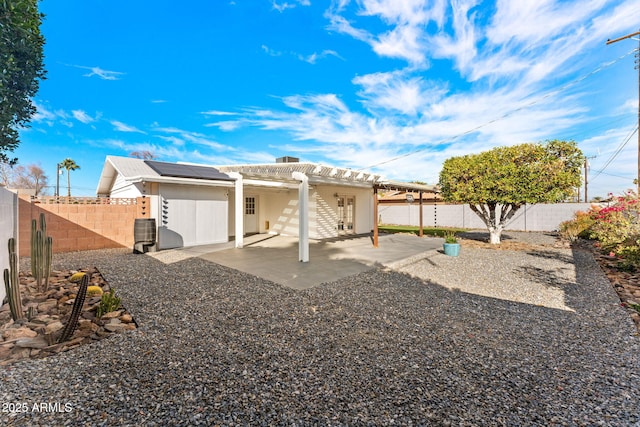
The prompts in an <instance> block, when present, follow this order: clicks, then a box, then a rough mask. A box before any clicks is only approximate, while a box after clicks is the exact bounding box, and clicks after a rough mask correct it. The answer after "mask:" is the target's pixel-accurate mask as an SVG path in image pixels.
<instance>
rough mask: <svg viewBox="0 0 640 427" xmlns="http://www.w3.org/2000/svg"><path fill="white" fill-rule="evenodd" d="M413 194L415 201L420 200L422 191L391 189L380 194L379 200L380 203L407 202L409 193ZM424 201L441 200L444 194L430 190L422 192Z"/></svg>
mask: <svg viewBox="0 0 640 427" xmlns="http://www.w3.org/2000/svg"><path fill="white" fill-rule="evenodd" d="M408 194H411V196H413V200H414V201H415V202H419V201H420V192H419V191H391V192H389V193H387V194H385V195H384V196H380V197H379V198H378V201H379V202H380V203H407V195H408ZM422 201H423V202H429V203H434V202H441V201H442V196H441V195H440V193H434V192H430V191H424V192H422Z"/></svg>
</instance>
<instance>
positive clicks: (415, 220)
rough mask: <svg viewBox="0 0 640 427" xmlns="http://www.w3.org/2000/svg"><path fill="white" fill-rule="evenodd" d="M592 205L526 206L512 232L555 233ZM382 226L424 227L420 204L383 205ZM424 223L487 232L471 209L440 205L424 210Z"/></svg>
mask: <svg viewBox="0 0 640 427" xmlns="http://www.w3.org/2000/svg"><path fill="white" fill-rule="evenodd" d="M590 207H591V204H590V203H549V204H536V205H525V206H523V207H521V208H520V209H519V210H518V211H517V212H516V213H515V215H514V216H513V218H511V220H510V221H509V222H508V223H507V226H506V229H507V230H512V231H554V230H557V229H558V227H559V226H560V223H561V222H563V221H567V220H569V219H571V218H573V215H574V213H575V212H577V211H587V210H589V208H590ZM378 212H379V220H380V222H381V223H382V224H397V225H413V226H417V225H419V224H420V206H419V205H418V204H417V203H412V204H409V203H406V204H393V205H391V204H389V205H383V204H381V205H380V206H379V207H378ZM422 221H423V225H424V226H425V227H461V228H474V229H475V228H478V229H484V228H486V226H485V224H484V223H483V222H482V220H481V219H480V217H478V215H476V214H475V212H473V211H472V210H471V208H470V207H469V205H467V204H465V205H446V204H439V205H437V206H434V205H423V206H422Z"/></svg>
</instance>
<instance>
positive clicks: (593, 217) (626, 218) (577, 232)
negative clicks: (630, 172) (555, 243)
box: [560, 190, 640, 269]
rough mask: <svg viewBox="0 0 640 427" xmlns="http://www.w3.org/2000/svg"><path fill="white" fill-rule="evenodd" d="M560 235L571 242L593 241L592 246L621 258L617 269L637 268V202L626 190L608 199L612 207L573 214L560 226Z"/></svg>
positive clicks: (639, 206)
mask: <svg viewBox="0 0 640 427" xmlns="http://www.w3.org/2000/svg"><path fill="white" fill-rule="evenodd" d="M610 196H613V195H611V194H610ZM560 234H561V236H563V237H564V238H567V239H569V240H571V241H573V240H576V239H577V238H578V237H583V238H584V237H587V238H591V239H595V240H597V242H596V243H595V246H596V247H598V248H599V249H600V250H602V251H603V252H604V253H606V254H608V255H609V256H615V257H618V258H620V259H621V267H623V268H627V269H637V268H640V199H639V198H638V195H637V194H636V193H635V192H633V191H631V190H629V191H627V192H626V193H625V194H624V195H622V196H619V197H616V198H612V204H611V205H609V206H607V207H605V208H600V207H597V206H594V207H592V208H591V209H589V211H588V212H576V214H575V216H574V218H573V219H572V220H570V221H565V222H563V223H562V224H560Z"/></svg>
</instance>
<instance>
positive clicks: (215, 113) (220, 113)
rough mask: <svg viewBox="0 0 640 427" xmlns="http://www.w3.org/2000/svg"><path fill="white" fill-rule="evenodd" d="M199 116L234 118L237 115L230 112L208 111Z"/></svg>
mask: <svg viewBox="0 0 640 427" xmlns="http://www.w3.org/2000/svg"><path fill="white" fill-rule="evenodd" d="M200 114H204V115H205V116H235V115H236V114H237V113H232V112H230V111H219V110H209V111H203V112H201V113H200Z"/></svg>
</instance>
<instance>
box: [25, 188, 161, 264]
mask: <svg viewBox="0 0 640 427" xmlns="http://www.w3.org/2000/svg"><path fill="white" fill-rule="evenodd" d="M143 206H144V204H143V203H142V198H139V199H137V201H136V203H132V204H77V203H51V204H48V203H47V204H45V203H37V202H31V201H29V200H25V199H22V198H21V199H20V206H19V221H18V235H19V239H20V255H22V256H29V255H30V253H29V252H30V248H31V245H30V239H31V220H32V219H35V220H39V218H40V213H41V212H43V213H44V214H45V219H46V222H47V234H48V235H49V236H51V237H52V238H53V252H54V253H57V252H74V251H86V250H92V249H108V248H119V247H131V248H133V244H134V232H133V228H134V223H135V219H136V218H145V217H148V214H149V212H148V211H149V209H146V210H145V209H143Z"/></svg>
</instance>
